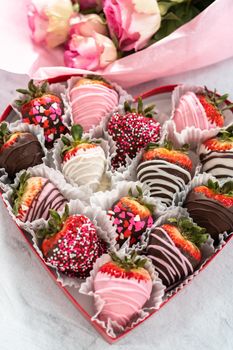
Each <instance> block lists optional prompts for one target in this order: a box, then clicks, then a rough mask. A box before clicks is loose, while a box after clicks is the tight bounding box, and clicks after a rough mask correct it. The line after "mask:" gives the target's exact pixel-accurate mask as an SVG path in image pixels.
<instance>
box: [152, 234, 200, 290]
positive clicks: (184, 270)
mask: <svg viewBox="0 0 233 350" xmlns="http://www.w3.org/2000/svg"><path fill="white" fill-rule="evenodd" d="M146 251H147V255H148V257H149V258H150V259H151V260H152V262H153V264H154V266H155V270H156V271H157V272H158V274H159V277H160V278H161V280H162V282H163V284H164V285H166V286H167V287H169V286H171V285H173V284H176V283H177V282H179V281H182V280H183V279H184V278H186V277H187V276H188V275H190V274H192V273H193V271H194V269H195V268H196V267H197V265H198V263H199V261H197V260H195V259H194V258H193V257H191V256H190V255H189V254H187V253H186V252H184V251H183V250H182V249H180V248H178V247H176V245H175V243H174V242H173V241H172V239H171V238H170V237H169V235H168V234H167V232H166V231H165V230H164V229H163V228H162V227H157V228H156V229H155V230H154V231H152V232H151V234H150V237H149V242H148V246H147V249H146Z"/></svg>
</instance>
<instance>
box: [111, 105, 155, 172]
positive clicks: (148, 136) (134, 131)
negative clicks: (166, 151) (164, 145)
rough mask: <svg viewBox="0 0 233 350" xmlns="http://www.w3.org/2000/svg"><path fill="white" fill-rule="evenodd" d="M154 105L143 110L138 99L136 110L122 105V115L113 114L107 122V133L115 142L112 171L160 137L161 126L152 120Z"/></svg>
mask: <svg viewBox="0 0 233 350" xmlns="http://www.w3.org/2000/svg"><path fill="white" fill-rule="evenodd" d="M154 107H155V106H154V105H151V106H148V107H147V108H145V109H144V110H143V103H142V99H141V98H139V99H138V108H137V110H136V109H135V108H131V106H130V105H129V103H128V102H125V105H124V110H125V111H124V114H120V113H119V112H116V113H113V115H112V116H111V118H110V120H109V122H108V127H107V129H108V133H109V135H111V136H112V138H113V140H114V141H115V142H116V147H117V150H116V156H115V157H114V158H113V159H112V167H113V168H114V169H117V168H119V167H120V166H122V165H123V166H125V165H126V159H127V156H128V157H129V158H131V159H133V158H134V157H135V156H136V155H137V153H138V152H139V151H140V150H141V149H142V148H144V147H145V146H146V145H147V144H148V143H149V142H156V141H158V140H159V137H160V130H161V126H160V124H159V122H158V121H157V120H156V119H154V112H153V109H154Z"/></svg>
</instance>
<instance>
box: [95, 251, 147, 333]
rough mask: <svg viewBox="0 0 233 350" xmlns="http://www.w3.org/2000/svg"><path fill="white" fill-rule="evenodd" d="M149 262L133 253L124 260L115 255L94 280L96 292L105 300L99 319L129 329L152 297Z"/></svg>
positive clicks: (101, 268)
mask: <svg viewBox="0 0 233 350" xmlns="http://www.w3.org/2000/svg"><path fill="white" fill-rule="evenodd" d="M146 261H147V259H145V258H142V257H139V256H137V254H136V253H132V254H131V256H125V257H124V258H123V259H121V258H120V257H118V256H117V255H116V254H111V260H110V261H109V262H107V263H105V264H104V265H103V266H101V267H100V269H99V271H98V272H97V275H96V276H95V278H94V291H95V294H97V295H99V296H100V298H101V299H102V300H103V301H104V306H103V308H102V310H101V312H100V314H99V318H100V319H101V320H103V321H105V322H108V320H111V321H116V322H117V323H118V324H120V325H121V326H126V325H127V324H128V323H129V321H130V320H131V319H132V317H133V316H134V315H135V314H137V313H138V312H139V311H140V310H141V309H142V308H143V306H144V305H145V303H146V302H147V300H148V299H149V298H150V295H151V291H152V280H151V276H150V274H149V272H148V271H147V270H146V269H145V267H144V266H145V264H146Z"/></svg>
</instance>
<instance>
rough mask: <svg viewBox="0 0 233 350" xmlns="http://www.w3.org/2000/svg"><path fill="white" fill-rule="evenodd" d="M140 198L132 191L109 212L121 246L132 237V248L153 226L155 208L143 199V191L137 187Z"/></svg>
mask: <svg viewBox="0 0 233 350" xmlns="http://www.w3.org/2000/svg"><path fill="white" fill-rule="evenodd" d="M137 191H138V196H136V195H135V196H134V195H133V193H132V191H131V190H130V191H129V195H128V196H125V197H122V198H120V199H119V200H118V201H117V202H115V203H114V204H113V206H112V208H111V209H110V210H109V211H108V215H109V216H110V217H111V218H113V224H114V225H116V231H117V235H118V236H117V242H118V243H119V245H120V246H121V245H122V244H123V243H124V242H125V241H126V240H127V239H128V238H129V237H130V246H131V245H133V244H135V243H137V242H139V241H140V238H141V236H142V234H143V232H145V231H146V229H147V228H150V227H151V226H152V225H153V222H154V218H153V209H154V208H153V206H152V205H150V204H148V203H146V201H145V199H143V194H142V190H141V189H140V188H139V187H138V186H137Z"/></svg>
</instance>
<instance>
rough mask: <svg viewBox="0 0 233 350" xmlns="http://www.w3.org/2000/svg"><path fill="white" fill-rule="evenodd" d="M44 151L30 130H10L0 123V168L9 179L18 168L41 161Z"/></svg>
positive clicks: (25, 167) (27, 166) (24, 167)
mask: <svg viewBox="0 0 233 350" xmlns="http://www.w3.org/2000/svg"><path fill="white" fill-rule="evenodd" d="M43 157H44V151H43V149H42V146H41V144H40V142H39V141H38V139H37V137H36V136H35V135H33V134H31V133H30V132H21V131H16V132H11V131H10V130H9V129H8V126H7V124H6V123H2V124H0V168H4V169H5V170H6V172H7V174H8V176H9V178H10V179H13V178H14V176H15V174H16V173H17V172H19V171H20V170H23V169H27V168H29V167H31V166H34V165H37V164H40V163H42V158H43Z"/></svg>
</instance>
